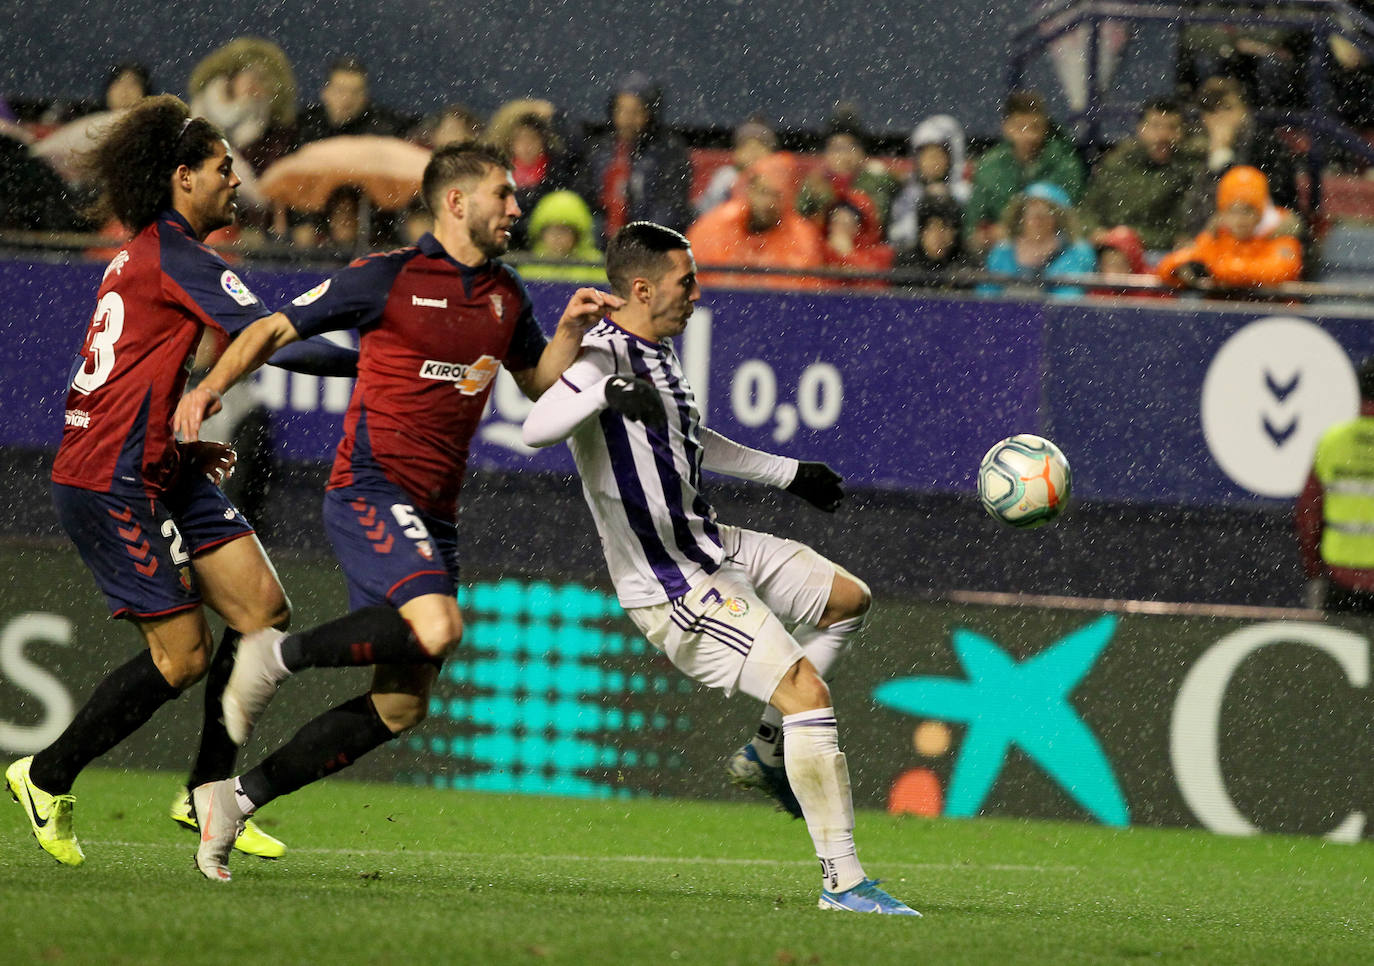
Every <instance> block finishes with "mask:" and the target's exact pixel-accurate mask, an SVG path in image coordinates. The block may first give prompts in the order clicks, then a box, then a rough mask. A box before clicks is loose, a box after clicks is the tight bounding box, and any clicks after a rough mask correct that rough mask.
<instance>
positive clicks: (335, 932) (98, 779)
mask: <svg viewBox="0 0 1374 966" xmlns="http://www.w3.org/2000/svg"><path fill="white" fill-rule="evenodd" d="M176 783H177V778H176V776H173V775H170V774H165V773H164V774H151V773H124V772H115V771H108V770H99V769H93V770H91V771H89V772H87V773H86V774H84V775H83V776H82V777H81V779H80V780H79V781H78V783H77V786H76V789H75V792H76V794H77V811H76V819H77V827H78V831H79V834H80V835H81V837H82V840H83V843H84V846H85V849H86V854H87V861H86V865H85V866H83V867H82V868H79V869H68V868H65V867H62V866H59V865H58V864H57V863H56V862H54V861H52V860H51V859H50V858H49V857H48V856H47V855H46V854H45V853H43V852H41V851H39V849H38V848H37V846H36V844H35V843H34V841H33V839H32V837H31V836H30V834H29V831H28V827H27V824H26V823H25V822H24V819H23V814H22V812H21V811H20V809H19V808H18V807H17V806H15V805H13V804H12V803H9V801H8V796H5V802H4V803H3V808H4V810H3V811H2V812H0V815H3V816H4V817H3V819H2V820H0V943H2V945H0V962H3V963H5V964H9V966H18V964H27V963H45V964H46V963H100V964H121V963H128V964H152V963H176V964H200V963H233V964H236V966H244V964H251V963H266V964H269V966H284V964H293V963H309V964H317V963H318V964H335V963H379V964H392V963H394V964H398V966H415V964H428V963H494V964H504V963H569V964H592V966H612V964H619V963H652V964H655V966H657V964H667V963H700V964H711V966H720V964H730V963H742V964H744V963H748V964H765V966H787V964H834V966H846V964H862V966H880V964H887V963H892V964H901V966H913V964H918V963H939V964H951V966H952V964H963V963H967V964H980V966H981V964H989V963H995V964H997V966H1006V964H1014V963H1054V964H1074V963H1117V962H1122V963H1124V962H1152V963H1206V964H1209V966H1217V964H1225V963H1237V964H1254V963H1273V964H1289V963H1313V964H1318V963H1320V964H1347V963H1348V964H1354V963H1362V962H1365V963H1367V962H1370V961H1371V957H1374V953H1372V952H1371V950H1374V916H1371V910H1372V909H1374V884H1372V883H1371V881H1370V876H1371V872H1374V851H1371V848H1370V845H1369V844H1368V843H1364V844H1360V845H1355V846H1349V845H1333V844H1330V843H1326V842H1323V841H1321V840H1318V839H1306V838H1287V837H1280V836H1265V837H1257V838H1250V839H1233V838H1221V837H1217V836H1213V835H1209V834H1206V833H1201V832H1184V831H1161V830H1155V829H1130V830H1123V831H1117V830H1106V829H1102V828H1096V827H1089V826H1082V825H1068V824H1050V823H1042V822H1021V821H1010V820H994V819H978V820H962V821H955V820H936V821H931V820H923V819H911V818H893V817H891V816H887V815H884V814H881V813H878V812H865V813H862V814H861V815H860V816H859V828H858V838H859V848H860V856H861V857H862V858H863V860H864V862H865V865H866V868H867V870H868V871H869V874H870V875H874V876H877V877H880V878H882V879H884V880H885V882H884V884H885V886H886V887H887V888H889V889H890V891H891V892H893V893H894V894H895V895H897V896H898V897H900V898H903V899H905V900H907V901H908V902H910V903H911V904H912V905H913V906H915V907H916V908H918V909H920V910H921V911H922V912H924V913H925V918H923V919H906V918H897V917H876V916H858V915H849V914H840V913H829V912H820V911H818V910H817V909H816V907H815V906H816V897H817V890H818V882H819V876H818V872H817V869H816V864H815V861H814V859H812V858H810V855H811V852H810V840H809V839H808V837H807V835H806V830H805V828H804V826H803V825H802V823H800V822H793V821H791V820H789V819H787V818H785V817H784V816H782V815H780V814H778V813H775V812H773V811H771V810H770V809H769V808H768V807H767V805H766V804H764V803H762V801H761V802H760V804H758V805H741V804H721V803H703V802H687V801H669V800H648V799H635V800H619V801H612V802H604V801H585V800H577V799H559V798H533V797H503V796H494V795H481V794H468V793H459V792H441V791H433V790H430V789H419V788H410V787H404V786H399V785H376V784H362V783H350V782H347V781H343V780H338V779H330V780H328V781H325V782H322V783H319V784H317V785H314V786H311V787H309V788H307V789H304V790H302V791H301V792H299V793H297V794H296V795H293V796H291V797H290V798H287V799H283V800H282V801H280V802H278V803H276V804H275V805H273V806H272V807H271V808H270V809H267V810H265V811H264V813H263V815H262V816H261V819H262V822H263V827H264V828H266V829H267V830H269V831H272V832H273V833H274V834H277V835H279V836H280V837H282V838H283V839H284V840H286V841H287V843H288V845H289V846H290V848H291V851H290V852H289V853H288V855H287V856H286V857H285V858H284V859H281V860H279V861H276V862H265V861H262V860H259V859H253V858H249V857H246V856H242V855H236V856H235V858H234V860H233V862H232V863H231V865H232V868H233V871H234V881H233V882H232V883H231V884H229V885H227V886H225V885H219V884H215V883H211V882H208V881H206V880H204V879H202V878H201V877H200V876H199V874H198V873H196V872H195V871H194V870H193V868H192V860H191V856H192V850H193V848H194V841H195V840H194V838H193V837H192V836H191V835H190V834H189V833H188V832H185V831H179V830H178V829H177V828H176V827H175V826H174V825H173V824H172V823H171V822H170V821H169V820H168V819H167V818H166V807H167V804H168V802H169V801H170V799H171V796H172V794H173V793H174V791H175V788H176Z"/></svg>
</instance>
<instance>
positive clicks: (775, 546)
mask: <svg viewBox="0 0 1374 966" xmlns="http://www.w3.org/2000/svg"><path fill="white" fill-rule="evenodd" d="M720 532H721V542H722V544H723V545H724V548H725V553H726V560H725V563H724V564H723V565H722V566H721V568H720V569H719V570H718V571H716V572H715V573H714V574H706V575H702V577H701V578H700V579H699V580H697V581H696V582H695V583H694V584H693V585H692V589H691V590H690V591H688V592H687V593H686V594H685V595H683V596H682V597H679V598H677V599H676V600H671V601H668V602H667V603H663V604H652V605H650V606H648V607H632V608H630V609H628V610H627V611H626V613H627V614H628V615H629V617H630V620H632V621H634V623H635V626H636V627H638V628H639V629H640V631H641V632H642V633H643V634H644V637H645V638H646V639H647V640H648V641H649V643H650V644H653V645H654V646H655V647H657V648H658V649H659V650H660V651H662V652H663V653H664V654H666V655H667V656H668V660H670V661H672V662H673V665H674V666H675V667H676V668H678V670H680V671H682V672H683V673H684V674H686V675H687V676H688V677H690V678H692V679H693V680H696V681H700V682H701V683H702V684H705V685H707V686H709V687H713V688H720V689H721V690H723V691H724V692H725V693H726V694H727V695H731V694H734V693H735V692H736V691H743V692H744V693H745V694H747V695H749V696H751V697H754V698H757V699H758V700H760V701H763V702H767V701H768V700H769V699H771V698H772V697H773V692H774V691H775V690H776V689H777V686H778V683H779V682H780V681H781V680H782V678H783V675H785V674H786V673H787V672H788V670H789V669H790V668H791V667H792V666H793V665H794V664H796V663H797V662H798V661H799V660H801V659H802V657H803V654H802V649H801V646H800V645H799V644H797V642H796V640H794V639H793V637H792V635H791V633H789V629H790V628H795V627H797V626H799V625H802V624H815V623H816V622H817V621H819V620H820V618H821V614H822V613H824V611H825V604H826V601H827V600H828V599H829V597H830V587H831V584H832V583H833V581H834V579H835V573H836V571H837V568H836V566H835V565H834V564H832V563H831V562H830V561H828V560H826V559H825V558H824V557H822V556H821V555H820V554H818V553H816V551H814V550H812V549H811V548H810V547H807V546H806V545H805V544H802V543H798V542H797V541H795V540H783V539H780V538H778V537H774V536H771V535H770V534H766V533H758V532H756V531H753V530H740V529H738V528H736V527H721V528H720Z"/></svg>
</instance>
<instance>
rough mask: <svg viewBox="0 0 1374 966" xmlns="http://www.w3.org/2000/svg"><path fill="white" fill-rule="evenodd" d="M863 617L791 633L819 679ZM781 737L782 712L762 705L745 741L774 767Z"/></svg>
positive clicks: (779, 761) (778, 763)
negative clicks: (760, 714)
mask: <svg viewBox="0 0 1374 966" xmlns="http://www.w3.org/2000/svg"><path fill="white" fill-rule="evenodd" d="M864 617H865V615H862V614H861V615H860V616H858V617H851V618H849V619H848V620H842V621H836V622H835V623H833V624H831V625H830V626H829V627H826V628H819V627H808V628H806V629H804V630H803V629H802V628H798V629H797V630H796V631H795V632H793V635H792V636H793V637H795V638H796V639H797V643H798V644H800V645H801V649H802V653H803V654H805V655H806V659H807V660H808V661H810V662H811V665H812V666H813V667H814V668H815V669H816V673H817V674H819V675H820V676H821V679H822V680H825V679H826V676H827V674H829V672H830V669H831V668H832V667H834V666H835V663H836V662H837V661H838V660H839V659H840V655H842V654H844V652H845V651H847V650H848V649H849V642H850V641H851V640H853V638H854V635H855V634H857V633H858V632H859V629H860V628H861V627H863V626H864ZM781 738H782V712H781V711H779V710H778V709H777V708H775V707H773V706H772V705H771V704H770V705H768V706H767V707H766V708H764V709H763V717H762V718H761V719H760V721H759V730H758V734H756V735H754V737H753V738H751V739H749V743H750V744H751V745H753V746H754V752H755V753H756V754H757V755H758V756H759V761H761V762H763V763H764V764H765V765H769V766H771V767H773V768H778V767H780V766H781V765H782V757H783V756H782V749H781V748H780V747H779V743H780V739H781Z"/></svg>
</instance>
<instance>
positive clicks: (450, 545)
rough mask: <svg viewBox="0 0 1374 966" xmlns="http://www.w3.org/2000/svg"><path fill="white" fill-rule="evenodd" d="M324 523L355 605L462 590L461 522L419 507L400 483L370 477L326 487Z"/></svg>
mask: <svg viewBox="0 0 1374 966" xmlns="http://www.w3.org/2000/svg"><path fill="white" fill-rule="evenodd" d="M324 528H325V530H326V532H328V534H329V541H330V543H332V544H333V545H334V554H335V556H337V557H338V558H339V566H341V567H342V568H343V572H344V576H345V577H346V578H348V605H349V608H350V609H352V610H357V609H358V608H359V607H369V606H372V605H374V604H390V605H391V606H392V607H400V606H401V605H402V604H404V603H405V602H406V601H409V600H414V599H415V598H416V597H421V596H423V595H425V594H445V595H447V596H449V597H452V596H453V595H454V593H455V592H456V590H457V581H458V527H457V525H456V524H455V523H453V522H452V521H449V520H441V519H439V518H438V517H435V516H431V515H430V514H428V513H424V512H422V511H420V510H417V509H415V507H414V506H413V505H412V504H411V502H410V499H409V498H408V497H407V496H406V494H405V492H404V491H403V490H401V489H400V487H397V486H394V485H392V484H391V483H388V482H377V481H367V482H365V483H355V484H353V485H352V486H341V487H337V488H335V489H332V490H326V491H325V494H324Z"/></svg>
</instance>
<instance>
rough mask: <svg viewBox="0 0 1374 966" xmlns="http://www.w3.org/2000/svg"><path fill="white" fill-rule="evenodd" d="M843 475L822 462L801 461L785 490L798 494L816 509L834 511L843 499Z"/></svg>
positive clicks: (827, 511) (794, 494)
mask: <svg viewBox="0 0 1374 966" xmlns="http://www.w3.org/2000/svg"><path fill="white" fill-rule="evenodd" d="M843 482H844V477H843V476H841V475H840V474H838V473H836V472H835V471H834V470H832V469H831V468H830V467H828V466H826V465H825V464H824V463H806V462H804V463H801V464H800V465H799V466H798V467H797V475H796V478H795V479H793V480H792V482H791V483H789V484H787V487H786V489H787V492H788V493H791V494H792V495H793V496H799V497H801V498H802V499H803V500H805V501H806V502H807V503H810V504H811V505H812V506H814V507H815V508H816V509H818V510H824V511H825V512H826V513H834V512H835V510H836V509H837V508H838V507H839V505H840V501H841V500H843V499H844V487H843V486H842V485H841V484H842V483H843Z"/></svg>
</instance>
